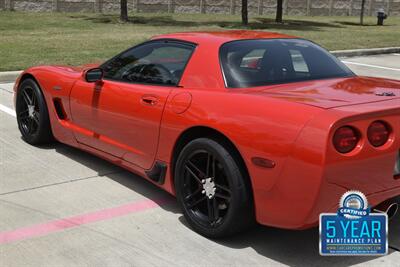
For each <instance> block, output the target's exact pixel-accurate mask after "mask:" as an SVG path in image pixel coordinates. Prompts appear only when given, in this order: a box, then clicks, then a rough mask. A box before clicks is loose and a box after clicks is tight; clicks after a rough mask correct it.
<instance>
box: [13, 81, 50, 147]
mask: <svg viewBox="0 0 400 267" xmlns="http://www.w3.org/2000/svg"><path fill="white" fill-rule="evenodd" d="M16 115H17V122H18V128H19V131H20V132H21V135H22V139H24V140H25V141H26V142H27V143H29V144H31V145H42V144H48V143H51V142H52V141H53V140H54V139H53V134H52V132H51V127H50V119H49V113H48V109H47V105H46V101H45V99H44V96H43V93H42V91H41V90H40V88H39V85H38V84H37V83H36V82H35V81H34V80H32V79H26V80H24V81H23V82H22V83H21V84H20V86H19V87H18V91H17V101H16Z"/></svg>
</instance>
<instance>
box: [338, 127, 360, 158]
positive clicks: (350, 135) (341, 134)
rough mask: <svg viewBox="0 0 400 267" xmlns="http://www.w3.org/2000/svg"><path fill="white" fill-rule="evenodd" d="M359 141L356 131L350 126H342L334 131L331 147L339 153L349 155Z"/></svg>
mask: <svg viewBox="0 0 400 267" xmlns="http://www.w3.org/2000/svg"><path fill="white" fill-rule="evenodd" d="M358 141H360V135H359V134H358V132H357V130H356V129H354V128H353V127H350V126H343V127H340V128H339V129H337V130H336V132H335V134H334V135H333V145H334V146H335V148H336V150H337V151H339V152H340V153H349V152H350V151H352V150H353V149H354V148H355V147H356V146H357V144H358Z"/></svg>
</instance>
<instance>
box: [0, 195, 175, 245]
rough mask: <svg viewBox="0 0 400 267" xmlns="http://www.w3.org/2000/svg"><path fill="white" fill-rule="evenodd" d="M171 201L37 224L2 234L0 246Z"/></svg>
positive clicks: (133, 203) (145, 203) (151, 202)
mask: <svg viewBox="0 0 400 267" xmlns="http://www.w3.org/2000/svg"><path fill="white" fill-rule="evenodd" d="M170 200H171V198H161V199H158V200H150V199H147V200H143V201H135V202H131V203H128V204H125V205H121V206H117V207H114V208H107V209H102V210H99V211H95V212H90V213H86V214H81V215H77V216H73V217H69V218H62V219H57V220H53V221H50V222H46V223H42V224H36V225H32V226H28V227H23V228H19V229H16V230H12V231H6V232H2V233H0V245H1V244H6V243H11V242H15V241H19V240H24V239H28V238H33V237H37V236H44V235H47V234H50V233H54V232H59V231H62V230H64V229H68V228H73V227H78V226H81V225H85V224H89V223H94V222H99V221H104V220H109V219H112V218H115V217H120V216H124V215H128V214H131V213H136V212H140V211H145V210H148V209H153V208H157V207H159V206H160V205H163V204H167V203H168V202H170Z"/></svg>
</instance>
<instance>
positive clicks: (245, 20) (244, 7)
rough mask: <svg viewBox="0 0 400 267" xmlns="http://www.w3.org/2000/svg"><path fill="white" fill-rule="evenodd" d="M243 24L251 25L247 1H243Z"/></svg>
mask: <svg viewBox="0 0 400 267" xmlns="http://www.w3.org/2000/svg"><path fill="white" fill-rule="evenodd" d="M242 24H243V25H247V24H249V15H248V10H247V0H242Z"/></svg>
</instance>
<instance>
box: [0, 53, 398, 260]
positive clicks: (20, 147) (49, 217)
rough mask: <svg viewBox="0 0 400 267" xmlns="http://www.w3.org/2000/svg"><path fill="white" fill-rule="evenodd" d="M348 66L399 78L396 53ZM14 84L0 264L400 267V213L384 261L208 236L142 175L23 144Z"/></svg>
mask: <svg viewBox="0 0 400 267" xmlns="http://www.w3.org/2000/svg"><path fill="white" fill-rule="evenodd" d="M343 61H344V62H345V63H346V64H347V65H348V66H349V67H350V68H351V69H353V70H354V71H355V72H356V73H357V74H360V75H369V76H378V77H387V78H393V79H400V55H397V54H391V55H378V56H368V57H355V58H345V59H343ZM12 86H13V84H12V83H6V84H0V89H1V90H0V149H1V154H0V168H1V169H0V265H1V266H39V265H41V266H71V265H80V266H82V265H91V266H99V265H101V266H109V265H110V266H124V265H127V266H128V265H129V266H132V265H133V266H153V265H156V266H188V265H190V266H204V265H207V266H225V265H238V266H270V265H291V266H292V265H295V266H322V265H324V266H328V265H339V266H348V265H370V266H375V265H382V266H399V262H400V252H399V251H400V216H397V217H396V218H395V219H394V220H393V221H392V222H391V226H390V236H389V239H390V252H389V255H387V256H383V257H321V256H319V253H318V230H317V229H310V230H306V231H289V230H280V229H275V228H269V227H261V226H259V227H255V228H254V229H253V230H251V231H250V232H247V233H244V234H241V235H239V236H235V237H232V238H229V239H225V240H217V241H215V240H209V239H206V238H204V237H202V236H200V235H198V234H196V233H195V232H193V231H192V230H191V229H190V228H189V227H188V226H187V224H186V222H185V220H184V218H183V216H182V214H181V213H180V211H179V209H178V207H177V205H176V203H175V200H174V198H173V197H171V196H169V195H168V194H167V193H164V192H163V191H161V190H160V189H158V188H157V187H155V186H154V185H152V184H151V183H149V182H147V181H145V180H144V179H142V178H140V177H137V176H135V175H133V174H131V173H129V172H127V171H125V170H123V169H121V168H119V167H116V166H113V165H111V164H110V163H108V162H106V161H104V160H101V159H99V158H96V157H94V156H92V155H90V154H87V153H84V152H81V151H78V150H76V149H74V148H71V147H68V146H65V145H62V144H54V145H49V146H45V147H40V148H39V147H32V146H30V145H28V144H26V143H24V142H23V141H22V140H21V137H20V133H19V132H18V129H17V125H16V120H15V115H14V113H13V106H12Z"/></svg>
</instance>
